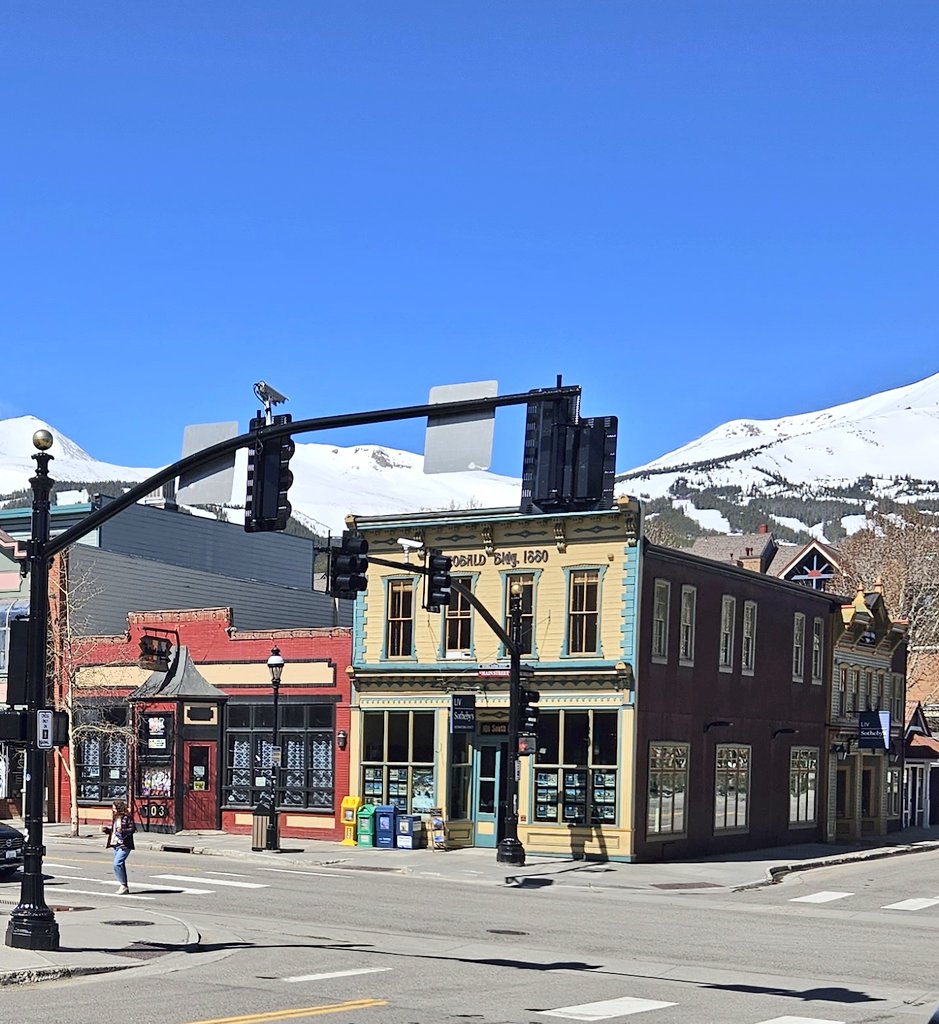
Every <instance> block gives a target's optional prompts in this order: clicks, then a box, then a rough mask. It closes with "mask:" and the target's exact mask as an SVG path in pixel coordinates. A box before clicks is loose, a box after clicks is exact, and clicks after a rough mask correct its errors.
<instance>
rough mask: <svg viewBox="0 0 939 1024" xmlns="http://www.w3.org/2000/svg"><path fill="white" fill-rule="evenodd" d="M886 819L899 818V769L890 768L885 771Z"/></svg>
mask: <svg viewBox="0 0 939 1024" xmlns="http://www.w3.org/2000/svg"><path fill="white" fill-rule="evenodd" d="M886 786H887V817H888V818H899V817H900V769H899V768H890V769H888V770H887V777H886Z"/></svg>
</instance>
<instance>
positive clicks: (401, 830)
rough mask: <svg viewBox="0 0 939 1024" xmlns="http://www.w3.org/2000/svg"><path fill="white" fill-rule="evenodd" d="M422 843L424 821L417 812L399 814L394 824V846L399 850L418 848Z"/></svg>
mask: <svg viewBox="0 0 939 1024" xmlns="http://www.w3.org/2000/svg"><path fill="white" fill-rule="evenodd" d="M423 845H424V822H423V821H422V820H421V816H420V815H419V814H399V815H398V817H397V822H396V826H395V846H397V847H398V849H399V850H418V849H420V848H421V847H423Z"/></svg>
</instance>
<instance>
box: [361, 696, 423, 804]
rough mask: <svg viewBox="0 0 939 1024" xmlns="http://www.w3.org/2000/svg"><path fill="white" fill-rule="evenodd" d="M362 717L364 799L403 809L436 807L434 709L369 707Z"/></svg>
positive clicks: (372, 802)
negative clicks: (374, 709) (394, 709)
mask: <svg viewBox="0 0 939 1024" xmlns="http://www.w3.org/2000/svg"><path fill="white" fill-rule="evenodd" d="M362 718H363V727H362V728H363V735H364V753H365V757H364V759H363V765H362V798H363V800H364V801H365V802H366V803H370V804H391V805H392V806H394V807H396V808H397V809H398V810H399V811H403V812H419V811H425V810H430V808H431V807H436V806H437V803H436V789H435V785H434V751H435V749H436V744H435V740H434V712H433V711H366V712H365V713H364V714H363V716H362ZM369 762H371V763H369Z"/></svg>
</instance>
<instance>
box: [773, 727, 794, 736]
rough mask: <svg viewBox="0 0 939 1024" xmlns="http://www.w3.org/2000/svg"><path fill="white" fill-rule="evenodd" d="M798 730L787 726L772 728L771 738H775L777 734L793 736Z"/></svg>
mask: <svg viewBox="0 0 939 1024" xmlns="http://www.w3.org/2000/svg"><path fill="white" fill-rule="evenodd" d="M798 731H799V730H798V729H790V728H789V727H788V726H787V727H784V728H782V729H774V730H773V739H776V737H777V736H793V735H795V734H796V733H797V732H798Z"/></svg>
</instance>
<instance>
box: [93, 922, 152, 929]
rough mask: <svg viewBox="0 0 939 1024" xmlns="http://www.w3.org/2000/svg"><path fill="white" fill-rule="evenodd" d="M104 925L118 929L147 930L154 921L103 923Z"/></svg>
mask: <svg viewBox="0 0 939 1024" xmlns="http://www.w3.org/2000/svg"><path fill="white" fill-rule="evenodd" d="M101 923H102V924H113V925H116V926H117V927H118V928H145V927H146V926H147V925H151V924H153V922H152V921H102V922H101Z"/></svg>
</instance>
